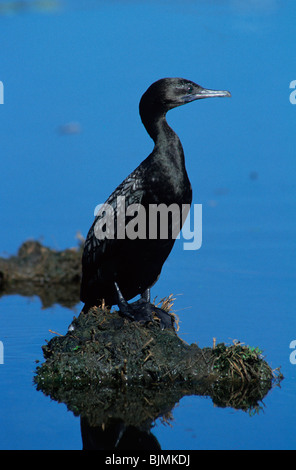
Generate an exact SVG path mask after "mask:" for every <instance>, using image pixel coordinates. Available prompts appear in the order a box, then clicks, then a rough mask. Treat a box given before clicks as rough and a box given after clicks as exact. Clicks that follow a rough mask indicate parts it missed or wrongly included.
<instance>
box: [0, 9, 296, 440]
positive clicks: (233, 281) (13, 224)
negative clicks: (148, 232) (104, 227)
mask: <svg viewBox="0 0 296 470" xmlns="http://www.w3.org/2000/svg"><path fill="white" fill-rule="evenodd" d="M48 3H49V2H47V4H48ZM246 3H247V4H248V6H246ZM8 4H10V5H11V8H9V9H8V7H7V5H8ZM15 4H16V3H14V2H6V9H3V8H2V9H0V12H1V14H0V39H1V51H0V63H1V69H0V80H1V81H2V82H3V84H4V104H3V105H0V120H1V126H0V141H1V174H0V180H1V185H0V211H1V212H0V213H1V231H0V252H1V256H4V255H5V254H14V253H16V251H17V249H18V247H19V245H20V244H21V243H22V242H23V241H24V240H26V239H28V238H33V239H39V240H41V241H43V243H45V244H46V245H48V246H51V247H52V248H56V249H63V248H68V247H70V246H75V245H76V244H77V241H76V238H75V236H76V233H77V232H78V231H80V232H81V233H82V235H83V236H85V235H86V233H87V230H88V228H89V226H90V224H91V222H92V218H93V210H94V208H95V206H96V205H97V204H99V203H102V202H104V200H105V198H106V197H107V196H108V195H109V194H110V192H111V190H112V189H114V188H115V186H116V185H117V184H118V183H120V182H121V180H122V179H123V178H124V177H125V176H126V175H127V174H128V173H129V172H130V171H131V170H132V169H133V168H135V167H136V166H137V165H138V163H139V162H140V161H141V160H142V159H144V158H145V157H146V156H147V155H148V153H149V152H150V150H151V149H152V142H151V140H150V139H149V137H148V136H147V134H146V132H145V130H144V128H143V126H142V125H141V122H140V119H139V116H138V102H139V99H140V97H141V94H142V93H143V91H145V89H146V88H147V87H148V86H149V84H150V83H152V82H153V81H154V80H156V79H158V78H161V77H164V76H183V77H185V78H188V79H192V80H194V81H196V82H198V83H200V84H201V85H203V86H205V87H208V88H216V89H229V90H230V91H231V93H232V98H231V99H227V100H203V101H201V102H197V103H192V104H190V105H188V106H184V107H182V108H178V109H176V110H173V111H171V112H170V113H169V114H168V121H169V123H170V125H171V126H172V127H173V128H174V129H175V130H176V132H177V133H178V135H179V136H180V138H181V140H182V143H183V147H184V150H185V155H186V162H187V170H188V173H189V176H190V179H191V183H192V187H193V191H194V203H199V204H202V205H203V226H202V229H203V243H202V247H201V249H199V250H197V251H184V250H183V245H182V240H179V241H177V243H176V245H175V247H174V250H173V252H172V254H171V255H170V257H169V259H168V261H167V263H166V264H165V266H164V268H163V271H162V276H161V278H160V280H159V281H158V283H157V284H156V285H155V286H154V288H153V292H152V294H153V296H157V297H159V298H161V297H163V296H165V295H168V294H170V293H171V292H172V293H174V294H175V296H176V302H175V308H176V310H177V313H178V315H179V316H180V320H181V328H180V335H181V337H182V338H183V339H184V340H185V341H187V342H188V343H191V342H197V343H198V345H199V346H201V347H204V346H210V345H212V341H213V337H216V338H217V341H218V342H222V341H223V342H226V343H228V342H229V343H231V342H232V341H233V340H234V339H238V340H240V341H242V342H244V343H246V344H249V345H251V346H259V347H260V348H261V349H263V351H264V355H265V357H266V360H267V361H268V362H269V363H270V364H271V366H272V367H274V368H276V367H278V366H281V370H282V373H283V374H284V376H285V379H284V381H283V382H282V383H281V388H279V387H276V388H274V389H273V390H271V391H270V393H269V394H268V395H267V396H266V397H265V398H264V400H263V402H264V405H263V410H262V411H261V412H260V413H259V414H258V415H255V416H253V417H250V416H249V415H248V414H246V413H244V412H242V411H235V410H233V409H231V408H225V409H222V408H217V407H214V406H213V403H212V401H211V400H210V399H206V398H200V397H186V398H183V399H182V400H181V401H180V403H179V405H178V406H177V407H176V408H175V409H174V411H173V417H174V420H173V422H172V423H171V424H172V426H171V427H170V426H164V425H163V424H162V423H161V422H156V425H155V428H154V429H153V433H154V435H155V436H156V437H157V439H158V441H159V442H160V444H161V447H162V448H163V449H246V448H247V449H248V448H249V449H295V432H294V427H295V419H296V412H295V409H296V407H295V396H296V393H295V392H296V390H295V372H296V365H293V364H292V363H291V362H290V354H291V352H292V350H291V349H290V348H289V345H290V342H291V341H292V340H294V339H296V324H295V323H296V322H295V292H296V289H295V281H296V268H295V265H296V263H295V235H296V221H295V203H296V185H295V170H296V159H295V122H296V105H293V104H291V102H290V101H289V95H290V93H291V91H292V90H290V89H289V84H290V82H291V81H292V80H295V79H296V76H295V67H294V61H293V57H294V40H293V38H294V37H295V21H294V18H295V13H296V6H295V2H293V1H292V0H285V1H284V0H282V1H280V0H278V1H275V0H265V1H261V2H256V1H255V0H253V1H250V2H244V1H240V0H229V1H227V0H225V1H224V0H219V1H218V0H217V1H211V2H208V1H189V0H188V1H185V2H184V0H183V1H182V2H181V1H177V0H175V1H173V2H166V1H158V2H151V1H149V2H148V1H147V2H119V1H112V2H107V1H101V2H71V4H70V2H68V3H67V2H63V3H62V4H59V3H58V2H52V4H51V5H52V8H51V10H42V11H40V9H37V5H39V6H40V2H33V1H32V2H23V5H26V7H23V9H22V10H17V11H16V10H15V8H14V6H15ZM69 123H74V125H73V124H72V125H69ZM69 130H70V131H71V130H72V133H71V132H69ZM79 311H80V305H77V307H76V308H75V309H74V310H70V309H66V308H62V307H61V306H59V305H55V306H53V307H51V308H48V309H42V308H41V302H40V300H39V299H38V298H31V299H29V298H24V297H20V296H10V297H7V296H6V297H2V298H1V299H0V341H2V343H3V346H4V364H0V381H1V385H0V403H1V417H0V420H1V426H0V443H1V444H0V446H1V448H3V449H80V448H81V446H82V442H81V434H80V423H79V419H78V418H77V417H74V416H73V415H72V413H71V412H69V411H67V409H66V406H65V405H64V404H58V403H56V402H54V401H51V400H50V399H49V398H48V397H45V396H44V395H43V394H42V393H41V392H37V391H36V390H35V388H34V386H33V385H32V377H33V375H34V370H35V367H36V363H35V360H36V359H39V360H42V351H41V346H42V345H43V344H44V343H45V339H47V340H48V339H50V338H51V337H52V334H51V333H50V332H49V329H51V330H53V331H57V332H59V333H61V334H63V333H65V332H66V331H67V327H68V325H69V323H70V322H71V320H72V317H73V315H77V314H78V313H79Z"/></svg>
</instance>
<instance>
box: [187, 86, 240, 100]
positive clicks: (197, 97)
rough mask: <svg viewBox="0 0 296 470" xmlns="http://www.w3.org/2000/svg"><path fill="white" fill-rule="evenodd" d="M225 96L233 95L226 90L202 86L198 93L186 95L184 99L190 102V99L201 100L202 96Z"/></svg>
mask: <svg viewBox="0 0 296 470" xmlns="http://www.w3.org/2000/svg"><path fill="white" fill-rule="evenodd" d="M224 96H231V93H230V92H229V91H226V90H207V89H206V88H201V89H200V90H199V91H198V93H193V94H192V95H186V96H185V97H184V101H185V103H190V101H194V100H200V99H202V98H215V97H224Z"/></svg>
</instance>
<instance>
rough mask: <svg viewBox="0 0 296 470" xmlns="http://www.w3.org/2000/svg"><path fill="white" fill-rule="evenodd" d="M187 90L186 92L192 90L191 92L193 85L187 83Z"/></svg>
mask: <svg viewBox="0 0 296 470" xmlns="http://www.w3.org/2000/svg"><path fill="white" fill-rule="evenodd" d="M187 91H188V93H192V92H193V86H192V85H188V87H187Z"/></svg>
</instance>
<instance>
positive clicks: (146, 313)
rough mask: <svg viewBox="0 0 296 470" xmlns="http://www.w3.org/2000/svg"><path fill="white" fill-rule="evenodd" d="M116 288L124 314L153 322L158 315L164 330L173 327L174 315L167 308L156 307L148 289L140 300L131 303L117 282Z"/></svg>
mask: <svg viewBox="0 0 296 470" xmlns="http://www.w3.org/2000/svg"><path fill="white" fill-rule="evenodd" d="M115 288H116V291H117V295H118V307H119V309H120V313H121V314H122V315H124V316H125V317H127V318H129V319H130V320H133V321H137V322H139V323H147V322H153V321H155V316H156V318H157V319H158V320H159V321H160V326H161V329H162V330H164V329H165V328H172V327H173V323H174V319H173V317H172V316H171V315H170V314H169V313H168V312H166V311H165V310H163V309H161V308H158V307H155V305H153V304H151V303H150V295H149V290H148V289H147V291H145V293H144V294H143V295H142V296H141V298H140V299H139V300H136V301H135V302H133V303H131V304H129V303H128V302H127V301H126V300H125V298H124V297H123V295H122V293H121V291H120V289H119V287H118V284H117V283H115Z"/></svg>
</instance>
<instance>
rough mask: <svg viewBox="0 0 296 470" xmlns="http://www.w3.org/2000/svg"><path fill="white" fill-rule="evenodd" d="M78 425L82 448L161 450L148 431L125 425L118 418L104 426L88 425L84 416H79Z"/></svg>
mask: <svg viewBox="0 0 296 470" xmlns="http://www.w3.org/2000/svg"><path fill="white" fill-rule="evenodd" d="M80 426H81V437H82V444H83V450H115V449H116V450H133V449H137V450H138V451H141V450H161V447H160V445H159V442H158V440H157V439H156V437H155V436H154V435H153V434H152V433H151V432H150V431H144V430H141V429H139V428H137V427H136V426H126V425H125V423H124V422H123V421H120V420H116V419H114V420H110V421H109V422H108V424H107V425H106V426H102V425H99V426H90V425H89V424H88V420H87V419H86V418H81V421H80Z"/></svg>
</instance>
